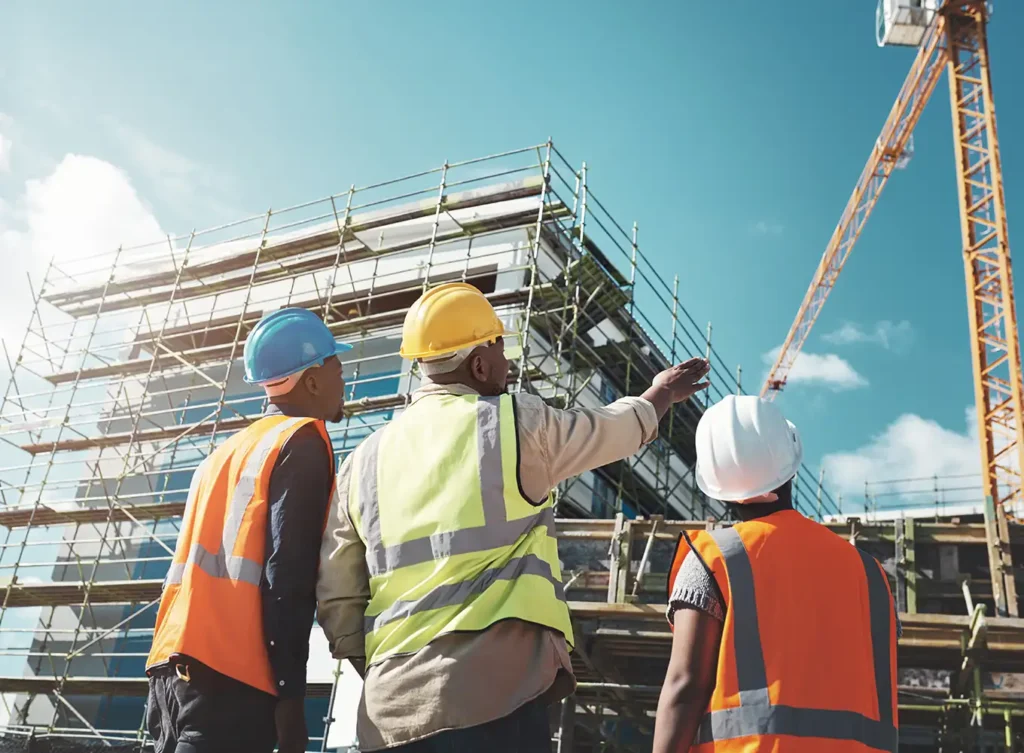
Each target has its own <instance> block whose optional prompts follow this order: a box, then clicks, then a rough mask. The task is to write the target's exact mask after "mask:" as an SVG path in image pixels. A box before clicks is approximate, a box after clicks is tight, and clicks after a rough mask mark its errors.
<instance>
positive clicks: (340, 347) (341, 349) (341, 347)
mask: <svg viewBox="0 0 1024 753" xmlns="http://www.w3.org/2000/svg"><path fill="white" fill-rule="evenodd" d="M353 347H354V346H352V345H349V344H348V343H343V342H341V341H340V340H335V341H334V352H333V353H328V354H327V355H326V356H317V357H316V358H313V359H311V360H309V361H308V362H306V363H304V364H302V365H301V366H299V367H298V368H297V369H292V370H291V371H289V372H288V373H287V374H278V375H277V376H273V377H271V378H269V379H260V380H258V381H257V380H255V379H250V378H249V377H248V375H246V376H243V377H242V381H243V382H245V383H246V384H268V383H270V382H277V381H279V380H281V379H287V378H288V377H290V376H291V375H292V374H298V373H299V372H300V371H305V370H306V369H311V368H313V367H314V366H320V365H322V364H323V363H324V362H325V361H326V360H327V359H328V358H330V357H331V356H339V355H341V354H342V353H346V352H348V351H350V350H352V348H353Z"/></svg>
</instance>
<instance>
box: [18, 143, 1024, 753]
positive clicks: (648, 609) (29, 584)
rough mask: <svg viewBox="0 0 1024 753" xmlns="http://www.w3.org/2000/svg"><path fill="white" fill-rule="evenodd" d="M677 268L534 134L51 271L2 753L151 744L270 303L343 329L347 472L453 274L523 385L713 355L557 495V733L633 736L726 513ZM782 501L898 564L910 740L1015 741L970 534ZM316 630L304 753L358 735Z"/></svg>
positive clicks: (35, 380)
mask: <svg viewBox="0 0 1024 753" xmlns="http://www.w3.org/2000/svg"><path fill="white" fill-rule="evenodd" d="M667 271H668V270H658V269H655V268H654V266H652V264H651V263H650V261H649V260H647V259H646V258H645V256H644V254H643V253H642V252H641V243H640V241H639V239H638V234H637V228H636V226H635V225H634V226H632V227H629V226H623V225H622V224H620V223H619V222H617V221H616V220H615V219H614V218H613V217H612V216H611V214H610V213H609V212H608V211H607V210H606V209H605V207H604V206H603V205H602V204H601V202H600V201H599V199H598V198H597V196H596V195H595V194H594V192H593V191H592V190H591V188H590V187H589V186H588V175H587V168H586V165H585V164H584V165H581V166H579V167H576V166H573V165H572V164H570V163H569V162H568V161H567V160H566V159H565V158H564V157H563V156H562V155H561V154H560V153H559V152H558V151H557V150H556V149H555V148H554V146H553V145H551V144H550V143H548V144H544V145H541V146H538V147H531V148H528V149H523V150H519V151H515V152H509V153H505V154H501V155H496V156H492V157H486V158H482V159H478V160H470V161H467V162H462V163H458V164H445V165H443V166H441V167H440V168H437V169H434V170H429V171H426V172H421V173H417V174H415V175H411V176H407V177H405V178H401V179H397V180H394V181H388V182H385V183H380V184H376V185H371V186H367V187H364V188H355V187H353V188H351V189H350V190H348V191H345V192H343V193H341V194H338V195H335V196H331V197H327V198H325V199H322V200H319V201H315V202H310V203H308V204H303V205H300V206H297V207H291V208H288V209H284V210H280V211H277V210H271V211H268V212H267V213H266V214H264V215H261V216H258V217H254V218H250V219H248V220H244V221H241V222H237V223H233V224H230V225H226V226H223V227H219V228H215V229H212V230H209V231H204V232H195V233H191V234H189V235H187V236H182V237H178V238H163V239H154V243H153V244H152V245H150V246H145V247H140V248H131V249H128V248H122V249H116V250H111V252H110V253H109V254H107V255H105V256H104V257H102V258H100V257H94V258H91V259H88V260H79V261H76V262H74V263H68V264H61V263H60V262H53V263H51V264H50V266H49V267H48V269H47V272H46V274H45V277H44V279H43V280H42V281H41V283H40V284H39V285H38V286H37V290H36V291H35V292H36V305H35V309H34V312H33V314H32V319H31V323H30V325H29V328H28V331H27V332H26V333H25V336H24V339H23V341H22V342H21V343H20V345H19V347H18V350H17V352H11V353H8V354H6V357H7V359H8V365H9V367H10V369H11V378H10V379H9V381H8V384H7V386H6V391H5V392H4V395H3V399H2V403H0V438H2V439H3V444H2V445H0V463H2V465H3V468H2V470H0V526H3V543H2V544H0V546H2V549H0V577H2V579H3V580H2V583H0V585H2V588H3V591H2V594H3V602H2V604H0V636H2V645H0V655H2V657H3V658H2V665H0V698H2V701H3V703H2V705H0V722H2V723H3V727H4V735H5V736H4V737H3V738H2V739H0V751H3V750H12V751H13V750H19V751H20V750H35V751H44V750H53V751H57V750H87V749H91V747H97V748H103V749H115V750H122V749H123V750H137V749H144V748H145V746H146V744H147V738H146V732H145V723H144V720H145V693H146V688H147V683H146V680H145V677H144V673H143V669H144V663H145V657H146V655H147V653H148V650H149V644H150V641H151V637H152V629H153V625H154V620H155V616H156V606H157V603H158V600H159V596H160V591H161V585H162V580H163V578H164V576H165V574H166V572H167V570H168V567H169V564H170V560H171V556H172V553H173V549H174V544H175V540H176V536H177V529H178V524H179V522H180V516H181V513H182V511H183V509H184V502H185V496H186V493H187V490H188V485H189V481H190V478H191V474H192V471H193V470H194V469H195V468H196V466H197V465H198V463H199V462H200V461H201V460H202V458H204V457H205V456H206V455H207V454H209V452H210V451H211V450H212V449H213V448H214V447H216V446H217V444H218V443H219V442H221V441H222V440H223V439H225V438H226V437H227V436H229V435H230V434H231V433H232V432H235V431H237V430H238V429H240V428H241V427H244V426H246V425H247V424H248V423H249V422H250V421H252V420H254V418H255V417H258V416H259V415H260V413H261V412H262V410H263V407H264V396H263V393H262V391H259V390H256V389H254V388H253V387H252V386H251V385H247V384H246V383H245V382H243V381H242V378H241V377H242V367H241V363H240V359H241V355H242V349H243V345H244V341H245V338H246V335H247V333H248V332H249V330H250V329H251V328H252V326H253V325H254V324H255V323H256V322H257V321H258V320H259V319H260V317H261V316H263V315H264V314H266V313H267V312H269V311H272V310H275V309H278V308H281V307H283V306H300V307H304V308H308V309H310V310H313V311H316V312H317V313H318V314H319V315H321V316H322V318H323V319H324V321H325V322H326V323H327V324H328V326H329V327H330V328H331V330H332V331H333V332H334V334H335V335H336V336H337V337H338V338H340V339H345V340H346V341H348V342H351V343H353V344H354V345H355V347H354V349H353V350H352V351H350V352H348V353H346V354H344V356H343V360H344V364H345V373H346V380H347V383H348V394H347V401H348V402H347V405H348V408H347V416H346V418H345V420H344V421H342V422H341V423H339V424H337V425H334V426H332V427H331V437H332V440H333V443H334V447H335V451H336V454H337V456H338V459H339V461H340V459H341V458H343V457H344V456H345V455H346V454H347V453H349V452H351V450H352V449H353V448H354V447H355V446H356V445H357V444H358V443H359V442H360V441H361V440H362V439H363V438H364V437H366V436H367V435H368V434H369V433H370V432H372V431H373V430H375V429H376V428H377V427H379V426H381V425H382V424H383V423H384V422H386V421H388V420H390V418H391V417H392V416H393V415H394V414H395V413H396V412H398V411H401V410H402V409H403V408H404V406H406V405H407V404H408V401H409V399H410V395H411V393H412V392H413V391H414V390H415V389H416V387H417V385H418V383H419V375H418V373H417V372H416V369H415V367H414V366H413V365H412V364H410V363H409V362H408V361H404V360H402V359H401V358H400V357H399V355H398V346H399V341H400V334H401V325H402V321H403V318H404V315H405V312H406V310H407V308H408V306H409V305H410V304H411V303H412V302H413V301H414V300H415V299H416V298H417V297H418V296H419V295H420V294H421V293H422V292H423V290H424V289H426V288H427V287H429V286H431V285H435V284H438V283H441V282H445V281H451V280H464V281H466V282H469V283H471V284H473V285H475V286H476V287H477V288H479V289H480V290H481V291H482V292H483V293H484V294H485V295H486V296H487V298H488V299H489V300H490V301H491V303H492V304H493V305H494V306H495V308H496V310H497V311H498V314H499V316H500V317H501V318H502V320H503V321H504V323H505V327H506V329H507V330H508V332H509V333H510V334H509V336H508V337H507V338H506V344H507V347H512V348H519V354H518V355H517V356H516V358H515V361H514V364H513V374H512V377H513V379H514V386H513V389H514V390H517V391H518V390H523V391H529V392H532V393H534V394H537V395H540V396H542V397H543V398H545V399H546V400H547V401H549V402H550V403H551V404H553V405H557V406H560V407H572V406H594V405H599V404H604V403H607V402H610V401H612V400H615V399H617V398H618V397H621V396H623V395H629V394H634V395H635V394H639V393H640V392H642V391H643V390H644V389H645V388H646V387H647V386H648V384H649V383H650V380H651V378H652V377H653V376H654V375H655V374H656V373H657V372H658V371H660V370H661V369H663V368H665V367H666V366H668V365H669V364H670V363H673V362H678V361H680V360H683V359H684V358H686V357H689V356H691V355H707V356H709V357H710V359H711V361H712V364H713V373H712V385H713V386H712V389H711V390H710V394H709V395H707V396H699V397H696V398H694V399H692V400H690V401H689V402H687V403H685V404H682V405H679V406H676V407H675V408H674V409H673V410H672V411H671V412H670V413H669V414H668V415H667V416H666V417H665V418H664V420H663V421H662V424H661V430H660V436H659V438H658V439H657V440H656V441H655V442H653V443H651V444H650V445H649V446H647V447H646V448H644V450H643V451H642V452H640V453H639V454H638V455H636V456H635V457H633V458H630V459H628V460H626V461H622V462H619V463H615V464H612V465H609V466H606V467H603V468H600V469H598V470H596V471H594V472H588V473H585V474H583V475H581V476H579V477H578V478H575V479H572V480H570V481H568V482H566V483H564V484H562V485H561V486H560V488H559V489H558V490H557V491H556V493H557V507H556V514H557V515H558V517H559V524H558V529H559V537H560V551H561V554H562V560H563V564H564V568H563V570H564V577H565V580H566V588H567V594H568V595H569V597H570V601H571V602H572V604H571V607H572V611H573V615H574V619H575V621H576V623H577V630H578V645H577V647H576V651H575V653H574V662H575V664H576V669H577V672H578V676H579V679H580V688H579V692H578V694H577V695H576V696H575V697H574V698H573V699H570V700H569V701H568V702H566V703H565V704H564V706H563V708H562V709H561V713H560V715H559V717H558V719H557V720H556V724H555V729H556V735H555V740H554V741H553V746H556V749H557V750H559V751H561V752H562V753H564V752H565V751H570V750H575V751H588V752H589V751H595V752H596V751H603V750H623V751H632V750H645V749H648V748H649V745H650V743H649V735H650V732H651V730H652V728H653V713H654V705H655V703H656V699H657V692H658V689H659V687H660V685H661V681H662V678H663V677H664V672H665V666H666V663H667V658H668V648H669V637H670V634H669V632H668V628H667V624H666V622H665V619H664V602H665V597H666V575H665V573H666V571H667V568H668V563H669V559H670V557H671V552H672V549H673V547H674V545H675V543H676V540H677V538H678V535H679V532H680V531H681V530H683V529H685V528H690V529H695V528H700V527H705V526H713V525H715V524H716V523H715V521H717V520H718V519H719V518H720V517H721V515H722V513H723V509H722V508H721V507H720V506H718V505H717V504H716V503H714V502H711V501H709V500H707V499H705V498H704V497H703V495H701V493H700V492H699V491H698V490H697V488H696V485H695V483H694V478H693V473H692V470H693V463H694V443H693V433H694V430H695V427H696V423H697V421H698V419H699V417H700V415H701V412H702V411H703V409H704V408H705V407H706V405H707V403H706V402H705V401H708V400H715V399H717V398H719V397H721V396H722V395H723V394H726V393H732V392H741V391H742V389H741V385H740V384H739V383H738V374H737V373H736V372H734V368H733V366H732V365H731V364H725V363H723V362H722V359H721V358H720V357H719V355H718V354H717V352H716V351H715V349H714V348H713V347H712V343H711V329H710V325H708V326H707V327H705V326H702V325H699V324H698V323H697V322H696V321H695V320H694V319H693V318H692V317H691V316H690V314H689V313H687V311H686V309H685V308H684V307H683V305H682V303H681V301H680V300H679V295H678V282H672V281H671V278H670V277H669V276H668V275H667V274H666V272H667ZM796 500H797V506H798V508H799V509H800V510H801V511H802V512H804V514H806V515H809V516H811V517H817V518H824V517H826V516H832V517H833V518H835V522H831V523H830V525H832V526H833V527H835V528H836V530H841V531H842V533H843V535H845V536H847V537H848V538H849V539H850V540H851V542H852V543H854V544H856V545H859V546H861V545H862V546H864V547H865V548H867V549H868V550H869V551H871V552H872V553H873V554H875V555H876V556H877V557H878V558H879V559H880V560H882V561H883V563H884V564H885V565H886V568H887V571H888V572H889V573H890V575H891V577H892V583H893V587H894V593H896V594H897V598H898V601H899V604H900V609H901V611H902V612H904V615H903V623H904V628H905V632H904V637H903V639H902V641H901V646H900V662H901V675H900V678H901V721H902V722H903V727H904V735H903V740H904V743H905V747H906V749H907V750H922V751H923V750H935V749H937V746H938V742H937V741H938V740H940V739H941V740H946V741H950V744H954V745H960V744H961V742H962V743H963V745H964V746H966V747H964V748H963V749H973V748H970V747H969V746H971V745H981V744H982V743H984V745H987V746H989V747H986V748H984V749H985V750H1004V749H1011V747H1012V743H1011V742H1009V741H1010V740H1011V737H1012V735H1013V734H1014V733H1015V732H1018V731H1019V730H1018V725H1017V723H1016V722H1015V721H1014V720H1015V717H1016V716H1017V715H1018V714H1024V703H1018V702H1017V701H1015V700H1014V699H1015V698H1017V697H1020V698H1024V695H1021V696H1018V695H1017V693H1018V692H1019V691H1020V689H1015V687H1014V686H1013V683H1014V682H1015V681H1016V680H1014V678H1015V677H1018V676H1017V675H1014V674H1013V672H1015V671H1016V670H1017V669H1020V668H1021V667H1024V621H1022V620H1017V619H1012V618H989V617H987V616H986V610H987V614H992V613H993V612H992V606H991V598H992V594H991V581H990V580H989V581H988V582H986V580H985V574H984V571H985V568H986V566H987V562H988V559H987V549H986V543H985V542H986V537H985V531H984V526H983V525H982V524H974V523H968V522H966V521H961V522H959V523H954V522H949V521H946V522H921V521H913V520H904V519H897V520H894V521H889V522H884V523H883V522H863V521H859V520H857V519H847V518H841V517H839V516H841V513H842V510H840V509H839V506H838V505H837V504H836V503H835V502H834V501H833V499H832V498H831V497H830V496H829V494H828V493H827V491H826V490H825V489H823V488H822V485H821V481H820V476H818V475H817V474H815V473H812V472H808V471H807V469H804V470H803V471H802V472H801V474H800V476H799V477H798V479H797V486H796ZM678 521H689V522H685V523H683V522H678ZM1013 533H1014V537H1015V538H1014V539H1013V542H1014V545H1017V544H1018V542H1019V543H1020V544H1024V539H1022V538H1021V537H1020V533H1019V532H1018V531H1016V530H1014V532H1013ZM951 550H952V551H955V552H956V555H955V556H953V555H950V553H949V552H950V551H951ZM950 562H954V565H953V566H951V565H950V564H949V563H950ZM972 563H974V564H972ZM975 564H976V565H977V567H974V565H975ZM311 641H312V644H311V659H310V666H309V678H310V683H309V699H308V701H307V717H308V724H309V729H310V733H311V738H312V741H311V746H312V747H311V749H315V750H335V749H338V748H344V747H347V746H350V745H352V743H353V741H352V740H351V734H350V730H349V729H348V726H350V725H346V724H343V723H342V722H341V721H339V720H342V719H343V718H347V717H348V716H349V715H350V714H351V711H352V709H351V708H350V707H351V698H350V697H349V696H348V695H346V693H344V692H340V691H339V688H340V687H341V684H342V683H343V682H344V680H345V677H346V673H345V672H343V671H342V669H341V667H340V666H339V665H338V664H337V663H336V662H334V661H333V660H331V659H330V658H329V657H328V656H327V653H326V645H325V640H324V638H323V636H322V634H320V633H319V630H318V629H315V630H314V633H313V636H312V638H311ZM836 650H837V651H841V650H842V647H841V646H837V647H836ZM903 686H906V687H903ZM5 746H6V747H5ZM915 746H916V747H915ZM945 749H949V750H953V749H956V750H959V749H961V748H959V747H953V748H945ZM977 749H978V750H981V749H982V748H981V747H978V748H977Z"/></svg>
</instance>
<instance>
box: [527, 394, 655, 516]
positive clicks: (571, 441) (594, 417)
mask: <svg viewBox="0 0 1024 753" xmlns="http://www.w3.org/2000/svg"><path fill="white" fill-rule="evenodd" d="M515 400H516V416H517V418H518V419H519V451H520V461H519V476H520V479H521V481H522V484H523V491H524V492H526V494H527V496H529V497H530V499H531V500H533V501H537V500H540V499H543V498H544V497H545V496H546V495H547V494H548V492H550V491H551V489H553V488H554V487H555V486H557V485H558V484H559V483H560V482H562V481H565V480H566V479H568V478H572V477H573V476H576V475H578V474H580V473H583V472H584V471H589V470H593V469H594V468H600V467H601V466H602V465H607V464H608V463H614V462H615V461H616V460H622V459H623V458H627V457H629V456H630V455H632V454H633V453H635V452H637V451H638V450H639V449H640V448H641V447H643V446H644V445H645V444H647V443H649V442H651V441H653V440H654V439H655V438H656V437H657V436H658V415H657V413H656V412H655V410H654V406H653V405H652V404H651V403H650V402H649V401H647V400H645V399H643V398H642V397H624V398H622V399H620V400H616V401H615V402H614V403H611V404H610V405H606V406H604V407H601V408H574V409H572V410H559V409H557V408H552V407H551V406H549V405H548V404H547V403H545V402H544V401H543V400H542V399H541V398H539V397H537V396H536V395H529V394H519V395H516V397H515Z"/></svg>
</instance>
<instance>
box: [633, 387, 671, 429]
mask: <svg viewBox="0 0 1024 753" xmlns="http://www.w3.org/2000/svg"><path fill="white" fill-rule="evenodd" d="M640 397H642V398H643V399H644V400H646V401H647V402H649V403H650V404H651V405H653V406H654V412H655V413H657V414H658V420H659V421H661V419H663V418H664V417H665V414H666V413H668V409H669V408H671V407H672V393H671V392H670V391H669V390H667V389H665V388H664V387H660V386H658V385H655V384H652V385H651V386H650V387H648V388H647V391H646V392H644V393H643V394H642V395H641V396H640Z"/></svg>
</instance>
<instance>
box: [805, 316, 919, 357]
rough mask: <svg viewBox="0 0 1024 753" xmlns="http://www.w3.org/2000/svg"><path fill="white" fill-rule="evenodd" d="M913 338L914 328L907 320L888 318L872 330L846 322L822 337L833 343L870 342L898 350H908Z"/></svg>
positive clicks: (887, 348)
mask: <svg viewBox="0 0 1024 753" xmlns="http://www.w3.org/2000/svg"><path fill="white" fill-rule="evenodd" d="M913 338H914V329H913V327H912V326H911V325H910V322H908V321H906V320H903V321H901V322H898V323H893V322H890V321H888V320H884V321H880V322H878V323H877V324H875V328H874V329H873V330H872V331H870V332H866V331H864V330H863V329H861V328H860V327H859V326H858V325H856V324H853V323H851V322H846V323H845V324H843V326H842V327H840V328H839V329H837V330H836V331H835V332H829V333H828V334H826V335H824V336H822V339H823V340H824V341H825V342H827V343H830V344H831V345H853V344H858V343H868V344H872V345H879V346H881V347H883V348H885V349H886V350H893V351H897V352H899V351H903V350H906V348H907V347H909V345H910V342H911V340H913Z"/></svg>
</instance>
